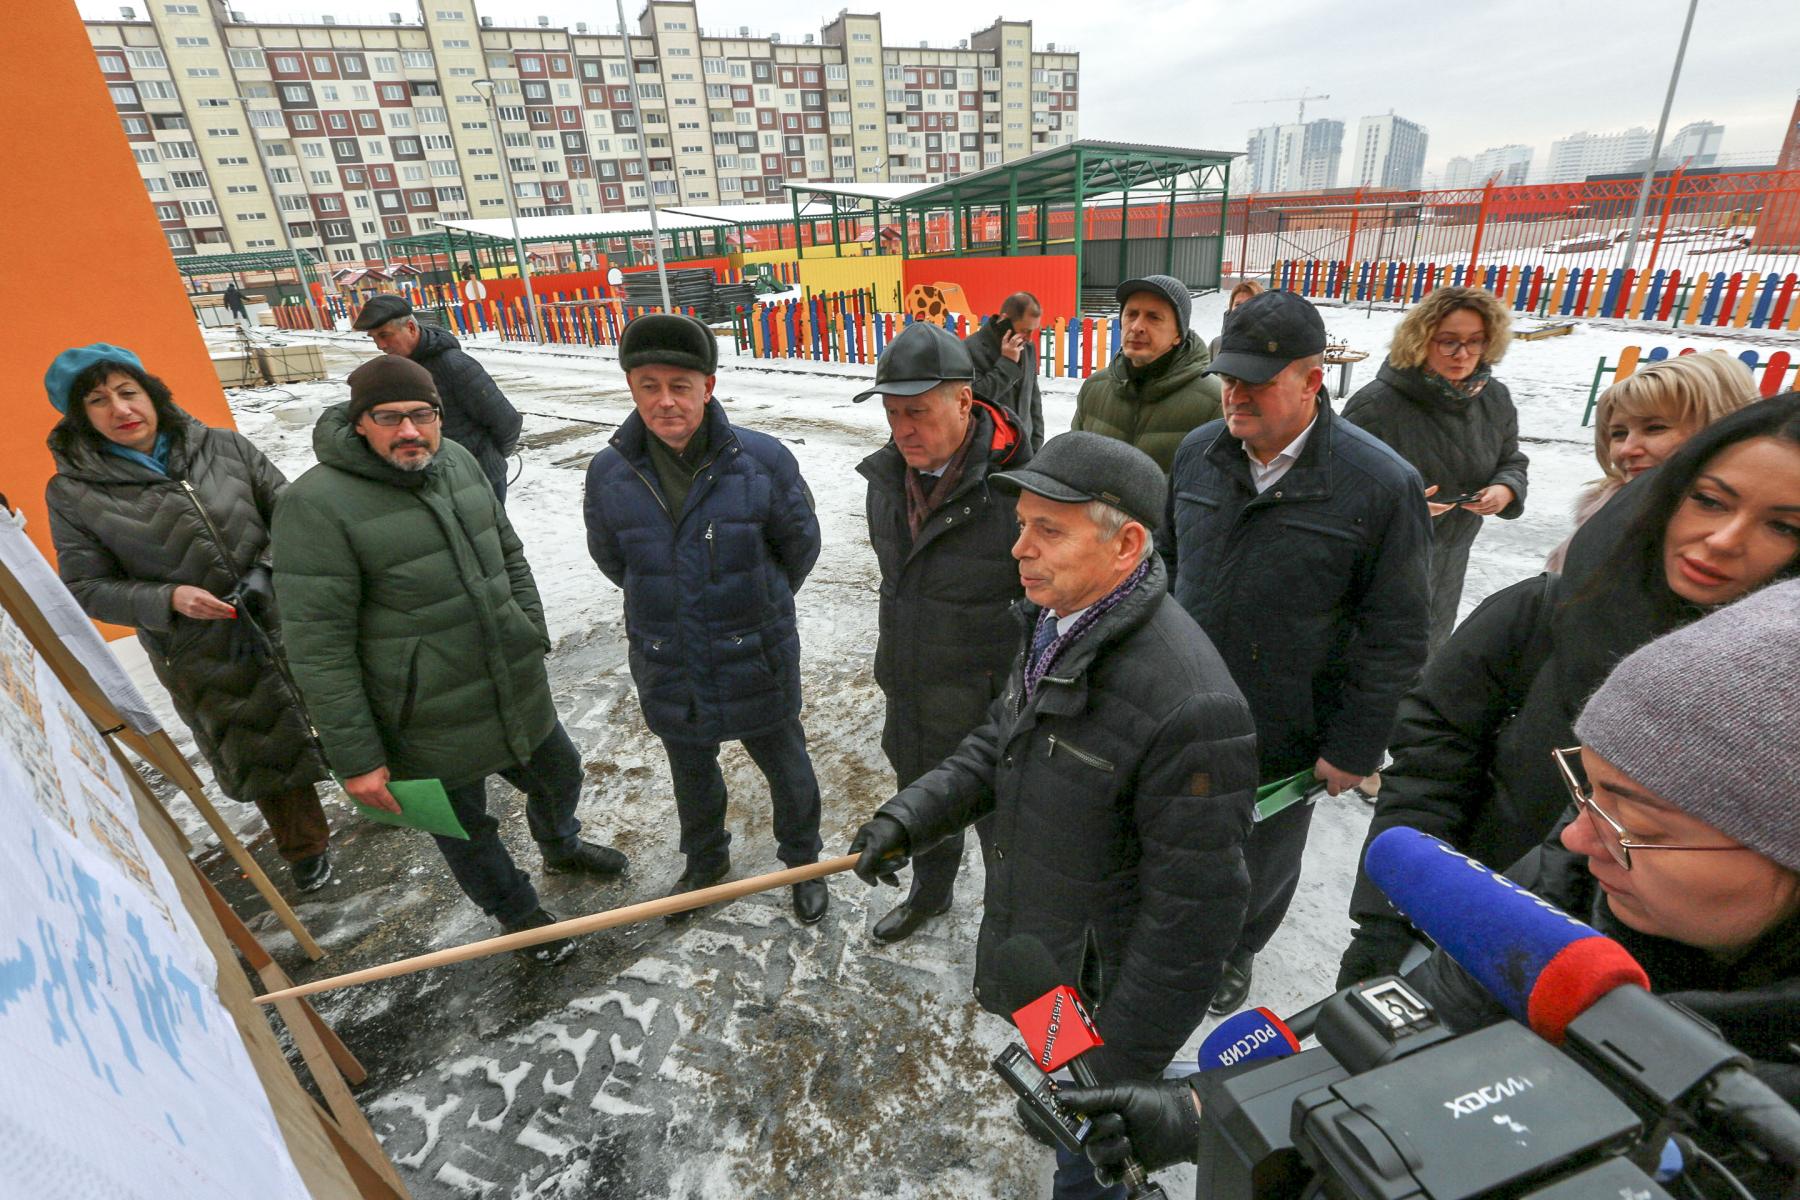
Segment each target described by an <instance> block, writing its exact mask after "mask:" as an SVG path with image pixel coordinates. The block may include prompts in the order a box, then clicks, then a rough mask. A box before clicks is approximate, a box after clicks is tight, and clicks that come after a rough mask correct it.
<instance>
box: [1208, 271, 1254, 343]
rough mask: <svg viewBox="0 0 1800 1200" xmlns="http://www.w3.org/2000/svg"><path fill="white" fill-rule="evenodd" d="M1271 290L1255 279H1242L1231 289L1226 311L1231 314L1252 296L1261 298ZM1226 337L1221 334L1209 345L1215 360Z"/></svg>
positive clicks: (1226, 302)
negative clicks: (1221, 340) (1220, 344)
mask: <svg viewBox="0 0 1800 1200" xmlns="http://www.w3.org/2000/svg"><path fill="white" fill-rule="evenodd" d="M1268 290H1269V289H1268V288H1266V287H1264V286H1263V285H1262V284H1261V283H1259V282H1257V281H1256V280H1254V279H1240V280H1238V285H1237V286H1236V287H1234V288H1232V289H1231V295H1230V296H1229V297H1228V298H1227V299H1226V301H1225V311H1226V312H1230V311H1231V310H1232V309H1234V308H1236V307H1237V306H1238V305H1240V304H1242V303H1243V302H1244V301H1246V300H1248V299H1249V298H1250V297H1252V296H1259V295H1261V294H1262V293H1264V292H1266V291H1268ZM1224 336H1225V335H1224V334H1222V333H1221V334H1220V335H1219V336H1218V337H1216V338H1214V339H1213V340H1212V341H1210V342H1208V343H1207V346H1206V351H1207V353H1208V354H1211V355H1212V356H1213V357H1214V358H1217V357H1219V341H1220V339H1221V338H1223V337H1224Z"/></svg>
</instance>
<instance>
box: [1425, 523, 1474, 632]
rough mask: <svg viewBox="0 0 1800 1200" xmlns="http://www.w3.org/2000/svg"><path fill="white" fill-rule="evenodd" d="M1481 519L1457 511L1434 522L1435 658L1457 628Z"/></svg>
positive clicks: (1432, 596) (1432, 629)
mask: <svg viewBox="0 0 1800 1200" xmlns="http://www.w3.org/2000/svg"><path fill="white" fill-rule="evenodd" d="M1481 521H1482V518H1480V517H1478V516H1476V515H1475V514H1474V513H1472V512H1464V511H1462V510H1461V509H1458V510H1457V511H1456V512H1453V513H1445V514H1444V515H1443V516H1441V517H1434V518H1433V519H1432V522H1431V574H1430V576H1429V578H1430V580H1431V626H1430V633H1429V634H1428V635H1427V641H1426V647H1427V651H1428V653H1430V654H1436V653H1437V651H1438V647H1439V646H1442V645H1443V644H1444V643H1445V642H1446V641H1448V640H1449V639H1450V631H1451V630H1452V629H1455V628H1456V609H1457V606H1458V605H1460V604H1461V603H1462V593H1463V579H1464V577H1465V576H1467V575H1468V573H1469V548H1470V547H1471V546H1473V545H1474V544H1475V538H1476V536H1477V535H1479V534H1480V533H1481Z"/></svg>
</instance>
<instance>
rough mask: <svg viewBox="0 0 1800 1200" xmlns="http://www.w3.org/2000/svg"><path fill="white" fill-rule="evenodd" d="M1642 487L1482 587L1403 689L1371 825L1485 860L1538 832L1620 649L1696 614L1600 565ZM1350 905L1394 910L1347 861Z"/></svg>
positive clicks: (1555, 807)
mask: <svg viewBox="0 0 1800 1200" xmlns="http://www.w3.org/2000/svg"><path fill="white" fill-rule="evenodd" d="M1651 490H1652V489H1650V488H1648V487H1645V486H1643V485H1642V484H1641V483H1640V484H1639V485H1638V486H1636V487H1628V488H1625V489H1624V490H1623V491H1621V492H1620V493H1619V495H1618V497H1617V498H1616V499H1614V500H1613V502H1612V503H1610V504H1608V505H1607V506H1606V507H1605V508H1603V509H1601V510H1600V511H1599V512H1598V513H1596V514H1595V515H1594V518H1593V519H1592V520H1590V521H1589V522H1588V523H1587V524H1586V525H1584V526H1582V528H1581V529H1580V530H1579V531H1578V532H1577V533H1576V535H1575V540H1574V541H1573V542H1572V543H1571V545H1570V548H1569V558H1568V562H1567V569H1566V571H1565V573H1564V574H1563V575H1561V576H1560V577H1559V576H1555V575H1540V576H1538V577H1536V578H1534V579H1527V580H1525V581H1523V582H1521V583H1516V584H1514V585H1512V586H1511V587H1509V588H1504V589H1502V590H1501V591H1498V592H1496V593H1494V594H1493V595H1492V596H1489V597H1488V598H1487V600H1485V601H1484V602H1483V603H1482V604H1481V606H1480V607H1479V608H1477V609H1476V610H1475V611H1474V612H1473V613H1471V614H1469V618H1468V619H1467V620H1466V621H1464V622H1463V623H1462V625H1461V626H1459V627H1458V628H1457V630H1456V632H1455V633H1454V634H1452V635H1451V637H1450V640H1449V641H1448V642H1446V643H1445V644H1444V646H1443V648H1442V649H1441V650H1439V651H1438V653H1437V655H1435V656H1434V657H1433V659H1432V661H1431V665H1430V666H1429V667H1427V668H1426V670H1425V674H1424V676H1423V677H1422V678H1421V679H1420V681H1419V684H1418V686H1417V687H1416V688H1414V689H1413V690H1412V691H1411V692H1410V693H1409V694H1408V695H1407V697H1406V698H1405V700H1404V701H1402V703H1401V705H1400V717H1399V721H1398V723H1397V724H1396V726H1395V730H1394V738H1393V743H1392V746H1391V749H1392V751H1393V755H1394V761H1393V763H1392V764H1390V765H1389V766H1388V767H1387V768H1386V769H1385V770H1383V771H1382V773H1381V799H1380V801H1379V803H1378V804H1377V805H1376V808H1375V817H1374V819H1373V820H1372V821H1371V822H1370V824H1369V837H1370V838H1373V837H1374V836H1375V835H1376V834H1378V833H1380V832H1381V831H1382V830H1384V829H1386V828H1388V827H1389V826H1392V825H1410V826H1412V827H1413V828H1415V829H1422V830H1424V831H1425V832H1426V833H1429V834H1432V835H1434V836H1436V837H1440V838H1443V839H1444V840H1445V841H1447V842H1449V843H1450V844H1451V845H1453V846H1455V847H1456V848H1457V849H1459V850H1461V851H1463V852H1464V853H1465V854H1468V855H1469V856H1471V857H1473V858H1476V859H1479V860H1481V861H1482V862H1485V863H1488V864H1490V865H1492V866H1496V867H1499V866H1502V865H1504V864H1506V863H1511V862H1513V861H1515V860H1517V859H1518V858H1519V857H1520V856H1521V855H1523V854H1525V853H1526V852H1528V851H1530V850H1531V849H1532V848H1533V847H1535V846H1537V844H1538V843H1539V842H1540V841H1541V840H1542V839H1543V837H1544V834H1545V832H1546V831H1547V830H1548V829H1549V828H1550V827H1551V826H1552V825H1554V824H1555V823H1556V820H1557V818H1558V816H1559V815H1560V814H1561V813H1562V810H1563V807H1564V806H1565V805H1566V804H1567V803H1568V791H1567V789H1566V788H1565V787H1564V786H1563V782H1562V776H1561V775H1560V774H1559V773H1558V772H1557V769H1556V765H1555V763H1554V762H1552V761H1551V758H1550V752H1551V751H1552V750H1554V749H1559V748H1562V747H1567V746H1573V745H1576V744H1577V741H1578V739H1577V738H1576V737H1575V718H1576V717H1577V716H1578V715H1580V712H1581V707H1582V705H1583V704H1585V703H1587V698H1588V697H1589V696H1591V695H1592V694H1593V693H1594V690H1595V689H1596V688H1598V687H1599V686H1600V684H1601V683H1602V682H1604V681H1605V679H1606V677H1607V675H1608V674H1610V673H1611V672H1612V669H1613V667H1614V666H1615V665H1617V663H1618V662H1619V660H1620V659H1622V658H1624V657H1625V656H1626V655H1627V654H1630V653H1631V652H1632V651H1633V650H1636V649H1637V648H1638V647H1640V646H1643V645H1645V644H1646V643H1648V642H1651V641H1653V640H1655V639H1656V638H1658V637H1660V636H1662V635H1663V634H1664V633H1667V632H1669V631H1670V630H1671V629H1674V628H1676V627H1677V626H1679V625H1682V624H1686V623H1687V622H1688V621H1690V620H1693V619H1694V618H1696V617H1698V616H1699V615H1700V610H1698V609H1696V608H1693V607H1691V606H1688V605H1684V604H1678V603H1674V602H1672V601H1671V593H1669V591H1668V588H1667V587H1666V586H1665V585H1664V584H1663V583H1662V581H1661V580H1660V579H1659V580H1656V581H1654V582H1653V583H1651V584H1650V586H1649V587H1646V586H1645V585H1644V584H1643V583H1642V582H1641V581H1637V580H1629V579H1618V578H1614V577H1613V576H1612V573H1611V572H1612V568H1611V566H1610V564H1609V562H1608V559H1609V558H1610V557H1611V555H1612V553H1613V550H1614V549H1615V547H1617V545H1618V544H1619V541H1620V539H1621V536H1622V534H1623V533H1624V531H1625V529H1626V527H1627V526H1628V525H1630V524H1631V523H1632V522H1633V521H1634V520H1635V519H1636V517H1637V514H1638V512H1639V511H1641V509H1642V507H1643V505H1644V503H1645V502H1646V501H1647V500H1648V499H1649V495H1650V492H1651ZM1350 915H1351V916H1352V917H1354V918H1355V919H1356V920H1358V921H1365V920H1369V919H1389V920H1394V919H1397V918H1396V917H1395V915H1394V912H1393V910H1392V908H1391V907H1390V906H1389V905H1388V903H1387V900H1386V898H1385V897H1383V896H1382V894H1381V891H1380V889H1378V888H1377V887H1375V885H1374V884H1373V883H1371V882H1370V881H1369V880H1368V878H1367V877H1366V876H1365V875H1363V874H1362V873H1361V872H1358V875H1357V881H1356V888H1355V890H1354V892H1353V893H1352V894H1351V900H1350Z"/></svg>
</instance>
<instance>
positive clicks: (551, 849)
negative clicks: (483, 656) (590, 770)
mask: <svg viewBox="0 0 1800 1200" xmlns="http://www.w3.org/2000/svg"><path fill="white" fill-rule="evenodd" d="M500 778H502V779H504V780H506V782H508V783H510V784H512V785H513V786H514V787H516V788H518V789H519V790H520V791H521V792H524V793H525V824H526V826H527V828H529V829H530V830H531V838H532V840H533V841H535V842H536V843H537V844H538V848H539V849H540V850H542V851H543V853H544V854H545V855H546V856H554V855H555V854H557V853H558V852H560V851H566V850H570V849H573V848H574V846H575V844H576V843H577V842H579V841H580V838H579V837H578V836H577V835H578V834H579V833H580V832H581V822H580V821H577V820H576V819H575V802H576V801H577V800H579V799H581V754H580V752H579V751H577V750H576V749H575V743H574V742H572V741H570V740H569V734H568V732H567V731H566V730H565V729H563V727H562V722H561V721H558V722H557V723H556V728H554V729H552V730H551V731H550V736H549V737H546V738H545V739H544V740H543V741H542V742H540V743H538V746H537V749H535V750H533V751H532V752H531V757H530V758H528V759H526V760H525V761H524V762H523V763H520V764H519V765H518V766H516V767H508V768H507V769H506V770H504V771H501V772H500ZM446 791H447V792H448V793H449V796H450V807H451V809H452V810H453V811H455V813H456V819H457V820H458V821H461V822H462V827H463V828H464V829H465V830H467V831H468V834H469V840H468V841H463V840H462V839H461V838H447V837H437V838H436V841H437V844H438V850H439V851H441V852H442V853H443V855H444V861H445V862H447V863H449V864H450V873H451V874H452V875H454V876H456V882H457V885H458V886H459V887H461V888H462V890H463V894H464V895H466V896H468V898H469V899H471V900H473V901H474V902H475V903H476V904H477V905H478V906H479V907H480V908H481V911H482V912H484V913H486V914H487V915H488V916H490V917H492V918H494V919H495V920H496V921H499V922H500V923H501V924H504V925H516V924H518V923H519V922H520V921H522V920H524V919H525V918H526V917H528V916H530V915H531V914H532V913H534V912H536V911H537V907H538V896H537V889H536V888H534V887H533V886H531V877H530V876H529V875H527V874H525V872H523V871H521V870H519V868H518V867H517V866H515V865H513V860H512V855H511V854H509V853H507V850H506V845H505V843H503V842H502V841H501V840H500V821H499V819H498V818H496V817H494V816H492V815H491V814H489V812H488V810H487V780H486V779H485V778H483V779H477V780H475V782H473V783H465V784H462V785H460V786H458V787H453V788H448V789H446ZM433 836H434V837H435V835H433Z"/></svg>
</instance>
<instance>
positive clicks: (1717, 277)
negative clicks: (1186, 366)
mask: <svg viewBox="0 0 1800 1200" xmlns="http://www.w3.org/2000/svg"><path fill="white" fill-rule="evenodd" d="M1270 286H1272V287H1278V288H1286V289H1288V290H1289V291H1296V292H1299V293H1300V294H1301V295H1304V296H1322V297H1329V298H1331V299H1339V300H1344V301H1346V302H1349V303H1356V302H1359V301H1371V300H1384V301H1392V302H1397V303H1400V304H1416V303H1418V302H1419V301H1420V300H1421V299H1423V298H1424V297H1425V295H1426V294H1427V293H1428V292H1430V291H1432V290H1433V289H1435V288H1440V287H1479V288H1484V289H1486V290H1487V291H1490V292H1492V293H1494V294H1495V295H1496V296H1499V297H1500V298H1501V299H1502V300H1505V301H1507V302H1508V303H1510V304H1511V305H1512V307H1513V310H1514V311H1515V312H1524V313H1534V314H1536V315H1537V316H1540V317H1608V318H1613V319H1618V320H1631V321H1667V322H1669V323H1670V324H1671V325H1675V326H1681V325H1693V326H1698V327H1707V328H1732V329H1800V276H1796V275H1795V274H1794V273H1792V272H1789V273H1788V274H1785V275H1783V274H1779V273H1776V272H1769V273H1767V274H1764V273H1762V272H1758V271H1747V272H1746V271H1733V272H1731V273H1730V274H1726V273H1724V272H1714V273H1710V274H1709V273H1708V272H1705V271H1700V272H1695V273H1693V274H1691V275H1688V276H1684V275H1683V274H1682V272H1681V271H1679V270H1674V271H1664V270H1661V269H1660V268H1659V269H1658V270H1656V271H1652V272H1650V273H1648V274H1644V273H1641V272H1638V271H1635V270H1627V269H1624V268H1617V267H1615V268H1613V269H1611V270H1606V269H1604V268H1603V269H1600V270H1595V269H1594V268H1592V267H1589V268H1569V267H1544V266H1541V265H1540V266H1529V265H1526V266H1487V267H1477V268H1475V269H1474V270H1470V269H1469V267H1468V266H1467V264H1464V263H1443V264H1440V263H1434V262H1402V261H1399V260H1391V259H1364V260H1362V261H1360V262H1356V263H1350V264H1345V263H1341V262H1336V261H1321V260H1319V259H1316V258H1315V259H1284V260H1282V261H1280V262H1278V263H1276V264H1275V266H1274V269H1273V270H1272V271H1271V272H1270Z"/></svg>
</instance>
